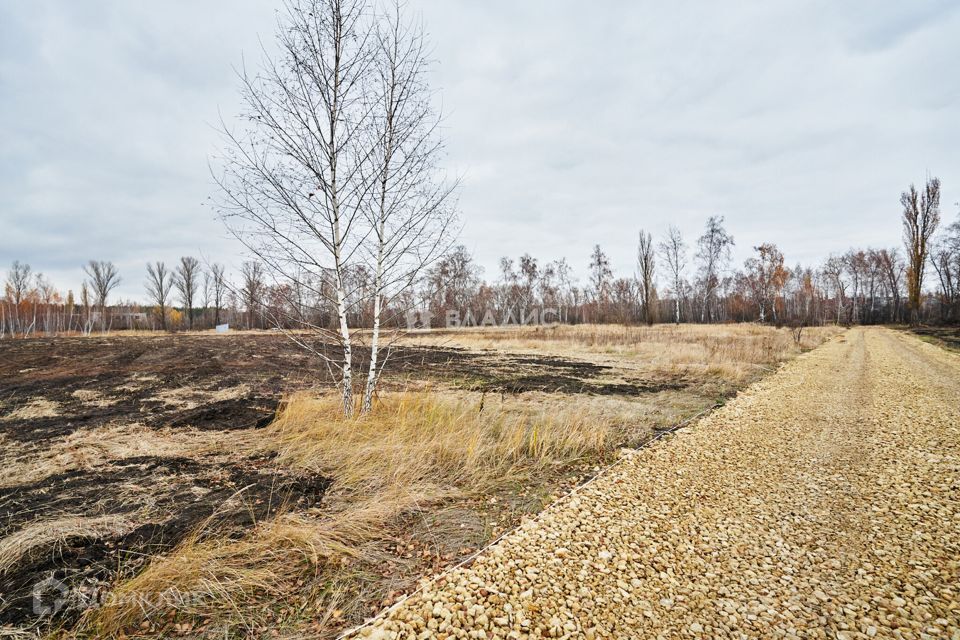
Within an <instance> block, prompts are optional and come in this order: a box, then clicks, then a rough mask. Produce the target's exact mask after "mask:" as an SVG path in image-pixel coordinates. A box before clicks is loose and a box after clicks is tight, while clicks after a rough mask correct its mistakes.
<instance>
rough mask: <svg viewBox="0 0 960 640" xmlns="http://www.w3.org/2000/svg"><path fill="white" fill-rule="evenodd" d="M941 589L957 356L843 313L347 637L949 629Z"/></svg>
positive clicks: (958, 411) (951, 564)
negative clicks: (854, 323) (799, 348)
mask: <svg viewBox="0 0 960 640" xmlns="http://www.w3.org/2000/svg"><path fill="white" fill-rule="evenodd" d="M958 592H960V357H958V356H957V355H956V354H951V353H947V352H945V351H943V350H941V349H939V348H938V347H935V346H933V345H929V344H926V343H922V342H920V341H918V340H916V339H915V338H912V337H910V336H907V335H904V334H900V333H896V332H893V331H891V330H887V329H880V328H876V329H853V330H850V331H848V332H847V333H846V334H845V335H844V336H842V337H840V338H838V339H835V340H833V341H831V342H830V343H828V344H826V345H824V346H822V347H821V348H819V349H817V350H816V351H814V352H811V353H809V354H806V355H804V356H801V357H800V358H798V359H797V360H795V361H793V362H792V363H790V364H788V365H786V366H784V367H783V368H782V369H781V370H780V371H778V372H777V373H775V374H774V375H772V376H770V377H768V378H767V379H765V380H764V381H762V382H760V383H758V384H756V385H754V386H752V387H751V388H750V389H748V390H747V391H746V392H744V393H742V394H740V396H738V397H737V398H736V399H735V400H733V401H732V402H730V403H728V404H727V405H726V406H725V407H723V408H722V409H720V410H718V411H716V412H714V413H713V414H712V415H710V416H708V417H706V418H705V419H703V420H701V421H700V422H699V423H697V424H696V425H695V426H693V427H692V428H689V429H686V430H684V431H682V432H681V433H680V434H678V435H677V436H676V437H673V438H671V439H669V440H664V441H661V442H660V443H658V444H656V445H654V446H652V447H650V448H647V449H644V450H641V451H639V452H636V453H633V454H631V455H630V456H629V457H628V458H627V459H626V460H625V461H623V462H622V463H621V464H619V465H618V466H617V467H615V468H614V469H613V470H611V471H610V472H608V473H607V474H605V475H604V476H603V477H601V478H600V479H599V480H598V481H597V482H594V483H593V484H591V485H589V486H588V487H586V488H584V489H583V490H582V491H581V492H579V493H578V494H576V495H575V496H572V497H571V498H568V499H565V500H563V501H561V502H560V503H558V504H557V505H555V506H554V507H552V508H550V509H548V510H547V511H545V512H544V513H542V514H541V515H540V516H539V517H538V518H536V519H533V520H530V521H528V522H526V523H524V525H523V526H522V527H521V528H520V529H519V530H518V531H516V532H514V533H512V534H511V535H509V536H508V537H507V538H505V539H504V540H503V541H502V542H500V543H499V544H498V545H496V546H494V547H493V548H492V549H490V550H488V551H487V552H486V553H484V554H483V555H482V556H480V557H479V558H478V559H477V561H476V562H475V563H474V564H473V565H472V566H470V567H469V568H464V569H460V570H457V571H455V572H453V573H451V574H449V575H448V576H446V577H445V578H441V579H438V580H433V581H427V582H425V583H424V585H423V590H422V591H421V592H420V593H418V594H416V595H414V596H413V597H412V598H410V599H408V600H406V601H404V602H403V603H402V604H401V605H400V606H398V607H397V608H395V609H394V610H392V611H391V612H390V613H389V615H388V616H386V617H385V618H383V619H380V620H378V621H376V623H375V624H373V625H370V626H368V627H366V628H364V629H361V630H360V631H359V632H358V633H356V636H357V637H370V638H540V637H551V638H874V637H875V638H931V639H940V638H948V639H951V640H960V595H958Z"/></svg>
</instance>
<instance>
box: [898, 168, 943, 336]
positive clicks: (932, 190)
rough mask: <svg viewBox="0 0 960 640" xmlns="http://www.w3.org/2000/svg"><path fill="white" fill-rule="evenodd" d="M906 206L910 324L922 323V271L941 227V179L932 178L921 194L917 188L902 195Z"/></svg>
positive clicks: (903, 203)
mask: <svg viewBox="0 0 960 640" xmlns="http://www.w3.org/2000/svg"><path fill="white" fill-rule="evenodd" d="M900 204H902V205H903V244H904V246H905V247H906V250H907V305H908V306H909V308H910V322H911V324H916V323H917V322H919V320H920V302H921V297H922V295H923V272H924V269H925V267H926V264H927V258H928V257H929V255H930V238H932V237H933V233H934V231H936V229H937V225H939V224H940V180H938V179H937V178H930V179H929V180H927V184H926V186H925V187H924V189H923V193H918V192H917V188H916V187H915V186H914V185H912V184H911V185H910V190H909V191H904V192H903V193H901V194H900Z"/></svg>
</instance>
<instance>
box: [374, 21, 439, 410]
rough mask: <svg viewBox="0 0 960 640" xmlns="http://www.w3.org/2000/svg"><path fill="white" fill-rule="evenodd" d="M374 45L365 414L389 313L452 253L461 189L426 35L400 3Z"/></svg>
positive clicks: (380, 24)
mask: <svg viewBox="0 0 960 640" xmlns="http://www.w3.org/2000/svg"><path fill="white" fill-rule="evenodd" d="M373 42H374V54H373V61H374V63H373V69H374V73H373V82H372V86H371V87H370V91H371V93H372V94H373V95H374V96H375V97H376V108H375V109H374V110H373V112H372V116H373V117H372V118H371V122H370V125H371V126H370V127H369V132H370V134H371V139H370V148H371V150H372V152H371V153H370V155H369V157H370V167H371V169H372V171H371V175H370V177H371V178H373V181H374V188H373V190H372V192H371V198H370V200H369V203H368V206H367V207H366V208H365V211H366V214H367V222H368V224H369V226H370V228H371V230H372V236H371V240H372V243H371V244H372V248H371V250H370V251H369V253H370V254H372V255H370V256H369V259H370V261H371V262H372V264H373V274H374V278H373V287H372V294H373V301H372V308H373V319H372V327H373V328H372V335H371V343H370V363H369V366H368V369H367V381H366V387H365V390H364V395H363V403H362V405H361V412H362V413H366V412H368V411H370V409H371V407H372V402H373V394H374V391H375V389H376V386H377V381H378V380H379V377H380V371H381V369H382V364H381V369H378V362H380V361H379V350H380V346H381V343H380V327H381V322H382V313H383V309H384V307H385V305H387V304H389V301H390V300H391V298H392V297H393V296H395V295H396V294H398V293H400V292H402V291H404V290H407V289H409V288H410V287H412V286H413V284H414V282H415V281H416V280H417V278H418V277H419V276H420V275H421V273H422V272H423V270H424V269H425V268H426V267H427V266H428V265H430V264H431V263H432V262H434V261H435V260H436V259H437V258H438V257H439V256H440V255H441V254H442V253H443V251H445V250H446V249H447V248H448V247H449V242H450V238H451V235H452V234H451V233H450V232H451V231H452V226H451V225H452V222H453V221H454V216H453V215H452V212H451V206H450V205H451V202H450V200H451V194H452V193H453V185H452V184H448V183H447V182H446V181H444V180H443V179H442V176H440V175H439V174H438V170H437V159H438V155H439V153H440V151H441V148H442V147H441V143H440V139H439V136H438V135H437V127H438V124H439V120H438V119H437V117H436V116H435V115H434V113H433V110H432V109H431V107H430V97H431V96H430V91H429V85H428V84H427V79H426V77H425V76H426V72H427V67H428V60H427V57H426V42H425V39H424V35H423V31H422V28H421V27H420V26H418V25H416V24H414V23H405V22H404V20H403V17H402V15H401V12H400V7H399V5H398V4H395V5H394V6H393V7H392V10H391V11H390V12H388V13H385V14H384V15H383V16H382V17H381V18H380V19H379V20H378V21H377V25H376V28H375V32H374V38H373ZM389 347H390V345H389V344H388V345H387V349H388V351H387V355H388V356H389ZM383 362H384V363H385V362H386V359H384V361H383Z"/></svg>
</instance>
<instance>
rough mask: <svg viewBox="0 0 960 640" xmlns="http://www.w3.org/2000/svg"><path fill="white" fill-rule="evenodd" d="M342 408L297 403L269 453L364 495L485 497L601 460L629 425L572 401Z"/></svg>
mask: <svg viewBox="0 0 960 640" xmlns="http://www.w3.org/2000/svg"><path fill="white" fill-rule="evenodd" d="M338 403H339V399H338V398H337V397H334V396H332V395H327V396H319V397H318V396H314V395H311V394H309V393H299V394H296V395H294V396H293V397H291V398H290V399H289V401H288V402H287V403H286V405H285V407H284V408H283V409H282V411H281V412H280V415H279V416H278V417H277V420H276V421H275V422H274V423H273V425H272V426H271V427H270V428H269V430H268V431H267V433H266V434H265V438H266V440H267V443H268V444H267V446H269V447H270V448H271V449H276V450H277V451H278V452H279V461H280V462H281V463H283V464H287V465H292V466H300V467H306V468H308V469H311V470H315V471H317V472H319V473H324V474H326V475H330V476H331V477H333V478H336V479H337V482H338V483H340V484H341V485H342V486H347V487H350V488H351V489H354V490H362V491H371V490H376V489H380V488H383V487H389V486H410V485H416V484H420V483H430V484H444V485H455V486H461V487H465V488H474V489H477V490H482V489H485V488H488V487H489V486H490V485H491V484H495V483H502V482H504V481H509V480H513V479H517V478H519V477H522V476H524V475H527V474H529V473H530V472H531V471H534V470H537V469H542V468H544V467H548V466H555V465H562V464H570V463H573V462H576V461H578V460H583V459H585V458H587V457H596V456H599V455H602V454H603V453H604V452H606V451H607V450H609V449H610V448H611V447H612V446H613V445H614V444H616V440H617V434H618V427H620V426H622V425H623V424H625V423H626V422H628V421H629V419H630V416H629V414H627V413H626V411H624V412H623V413H622V414H617V415H608V416H602V417H601V416H599V415H597V412H596V411H588V410H586V409H587V407H588V406H589V403H587V402H578V401H577V400H576V399H572V398H564V402H563V404H561V405H559V406H557V405H556V404H554V405H532V406H531V405H530V404H523V403H514V404H505V403H503V402H500V400H499V397H498V396H496V395H494V396H491V397H483V396H481V395H480V394H469V395H467V394H455V393H449V392H447V393H441V392H430V391H426V392H403V393H390V394H386V395H384V396H383V397H382V398H381V400H380V402H379V403H378V405H377V406H376V408H375V409H374V411H373V412H372V413H371V414H370V415H368V416H361V417H358V418H353V419H346V418H344V417H343V416H342V415H341V414H340V413H339V411H338V406H339V404H338ZM621 409H623V408H621Z"/></svg>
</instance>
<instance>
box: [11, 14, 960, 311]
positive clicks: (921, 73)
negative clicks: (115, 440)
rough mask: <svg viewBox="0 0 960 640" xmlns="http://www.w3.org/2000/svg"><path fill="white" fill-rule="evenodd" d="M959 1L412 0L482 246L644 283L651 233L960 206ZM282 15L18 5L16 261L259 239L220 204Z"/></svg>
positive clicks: (807, 227) (884, 222) (841, 236)
mask: <svg viewBox="0 0 960 640" xmlns="http://www.w3.org/2000/svg"><path fill="white" fill-rule="evenodd" d="M955 6H956V5H955V3H952V2H914V3H893V2H888V3H882V4H881V3H876V2H856V3H832V2H825V1H822V2H806V3H789V4H788V3H765V2H751V3H739V4H738V5H737V6H733V5H730V4H729V3H720V4H718V3H703V2H696V3H694V2H679V3H670V4H669V5H665V4H663V3H652V2H649V3H648V2H632V1H627V0H624V1H621V2H614V1H608V2H603V3H594V4H593V5H591V6H590V7H589V10H588V7H587V5H585V4H584V3H582V2H556V1H548V0H539V1H533V0H528V1H526V2H522V3H518V2H507V1H506V0H488V1H485V2H471V1H469V0H462V1H458V2H455V1H452V0H413V1H412V5H411V7H412V8H413V9H415V10H416V11H419V12H420V13H421V14H422V17H423V21H424V23H425V24H426V26H427V29H428V31H429V32H430V35H431V39H432V41H433V43H434V50H435V58H436V59H437V64H436V67H435V78H434V80H435V82H434V84H435V87H436V88H437V89H438V101H439V102H438V103H439V104H442V109H443V111H444V113H445V114H446V116H445V123H444V133H445V137H446V140H447V144H448V164H449V167H450V168H451V170H452V171H453V172H456V173H460V174H462V175H463V177H464V181H463V190H462V194H461V200H460V202H461V209H462V213H463V217H464V221H465V228H464V234H463V241H464V242H465V244H467V246H468V247H470V248H471V249H472V250H473V251H474V252H475V253H476V255H477V257H478V259H479V260H480V261H481V263H483V264H484V265H485V266H486V267H487V269H488V275H493V272H494V271H495V269H496V261H497V259H498V258H499V257H500V256H501V255H519V254H520V253H523V252H526V251H529V252H530V253H533V254H534V255H537V256H539V257H541V258H542V259H553V258H557V257H560V256H566V257H567V258H568V259H569V260H570V261H571V263H572V264H574V265H575V266H576V267H577V268H580V269H583V268H584V267H585V265H586V262H587V256H588V254H589V251H590V248H591V246H592V245H593V244H594V243H599V244H601V245H602V246H603V247H604V248H605V249H606V250H607V251H608V252H609V253H610V255H611V257H612V258H613V260H614V265H615V267H616V268H617V269H618V271H620V272H621V273H629V272H632V270H633V260H634V250H635V241H636V234H637V231H638V230H639V229H640V228H641V227H643V228H646V229H649V230H652V231H653V232H654V233H662V232H663V231H664V230H665V229H666V227H667V226H668V225H669V224H677V225H679V226H680V227H681V229H682V230H683V231H684V232H685V234H686V235H687V237H688V241H693V240H694V238H695V236H696V235H697V234H698V233H699V230H700V227H701V226H702V224H703V221H704V219H705V218H706V216H708V215H711V214H717V213H718V214H722V215H725V216H726V218H727V221H728V226H729V228H730V229H731V231H732V232H733V234H734V236H735V237H736V239H737V244H738V250H737V256H736V257H737V259H738V260H742V259H743V258H745V257H746V255H747V254H748V253H749V251H750V247H751V246H752V245H755V244H759V243H760V242H764V241H773V242H777V243H778V244H780V245H781V247H782V248H783V249H784V251H785V253H786V254H787V256H788V259H789V260H790V261H791V262H794V261H804V262H809V261H814V260H819V259H821V258H823V257H825V256H826V255H827V254H828V253H830V252H833V251H841V250H843V249H845V248H846V247H847V246H849V245H851V244H858V245H873V246H883V245H894V244H898V243H899V237H900V229H899V224H898V221H897V213H898V206H897V199H898V194H899V192H900V191H901V190H902V189H903V188H904V187H905V186H906V185H907V184H908V183H909V182H910V181H921V180H923V179H924V177H925V174H926V172H927V171H930V172H933V173H935V174H936V175H939V176H940V177H941V178H942V179H943V181H944V189H945V198H944V204H945V210H946V213H947V214H948V215H953V212H954V211H955V207H954V206H953V204H952V203H953V202H954V201H956V200H957V199H960V186H958V184H960V159H958V153H957V150H958V149H960V130H958V126H957V124H956V123H957V113H958V110H957V107H958V106H960V77H958V76H957V74H956V73H955V71H954V70H953V69H952V64H953V63H954V61H956V60H957V59H960V39H958V38H957V37H956V36H957V34H958V33H960V11H957V10H956V9H955ZM273 31H274V6H273V5H271V3H269V2H263V1H257V0H247V1H245V2H227V1H226V0H209V1H207V2H203V3H191V2H186V1H185V0H183V1H179V2H167V3H163V4H161V5H156V4H153V5H148V4H146V3H130V2H120V1H119V0H114V1H107V0H102V1H100V2H93V1H89V2H84V3H74V2H67V1H66V0H61V1H53V0H48V1H39V2H31V3H5V4H4V5H2V6H0V96H2V100H0V122H2V123H3V124H2V125H0V127H2V129H0V131H2V140H3V144H2V149H3V153H2V155H0V220H2V228H3V233H2V234H0V263H7V262H9V261H11V260H13V259H15V258H19V259H23V260H27V261H29V262H31V263H32V264H33V265H34V266H35V268H37V269H39V270H42V271H45V272H47V273H48V274H50V275H51V276H53V277H54V278H55V280H56V281H57V282H58V283H59V284H60V285H61V286H64V287H66V286H73V287H76V286H77V284H78V283H79V265H80V264H81V263H82V262H83V261H85V260H86V259H88V258H92V257H96V258H103V259H112V260H114V261H115V262H117V263H118V264H119V265H120V267H121V271H122V273H123V275H124V277H125V284H124V287H123V292H122V293H123V295H125V296H131V297H133V296H135V297H139V296H140V295H141V291H142V286H141V284H142V280H143V265H144V263H145V262H146V261H147V260H150V259H166V260H168V261H169V260H174V259H175V258H176V257H177V256H179V255H181V254H184V253H194V254H198V253H201V252H202V253H203V254H205V255H207V256H209V257H210V258H212V259H216V260H222V261H225V262H228V263H234V264H235V263H236V262H238V259H237V258H236V257H235V256H236V251H237V247H236V246H235V245H234V244H233V243H232V242H231V241H230V240H228V239H227V238H226V234H225V233H224V231H223V230H222V228H221V226H220V224H219V223H218V222H216V221H215V220H214V219H213V217H212V214H211V212H210V211H209V209H207V208H205V207H203V206H202V205H203V202H204V201H205V199H206V197H207V196H208V195H209V194H210V193H211V192H212V189H213V186H212V185H211V181H210V178H209V174H208V171H207V158H208V156H209V155H211V154H212V153H213V151H214V149H215V144H216V134H215V132H214V130H213V129H212V127H211V125H212V124H213V123H215V122H216V121H217V118H218V115H217V114H218V109H221V110H222V111H223V113H224V114H225V115H226V116H230V115H232V114H235V113H236V111H237V108H238V103H237V96H236V86H237V83H236V80H235V77H234V74H233V71H232V67H235V66H238V65H240V64H241V62H242V57H241V55H245V56H246V59H247V60H248V63H250V62H251V61H252V62H255V61H257V60H259V57H260V44H259V41H258V36H259V37H260V38H262V39H263V40H264V42H265V43H266V46H267V47H270V46H271V45H270V44H269V43H270V40H271V39H272V37H273Z"/></svg>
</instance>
